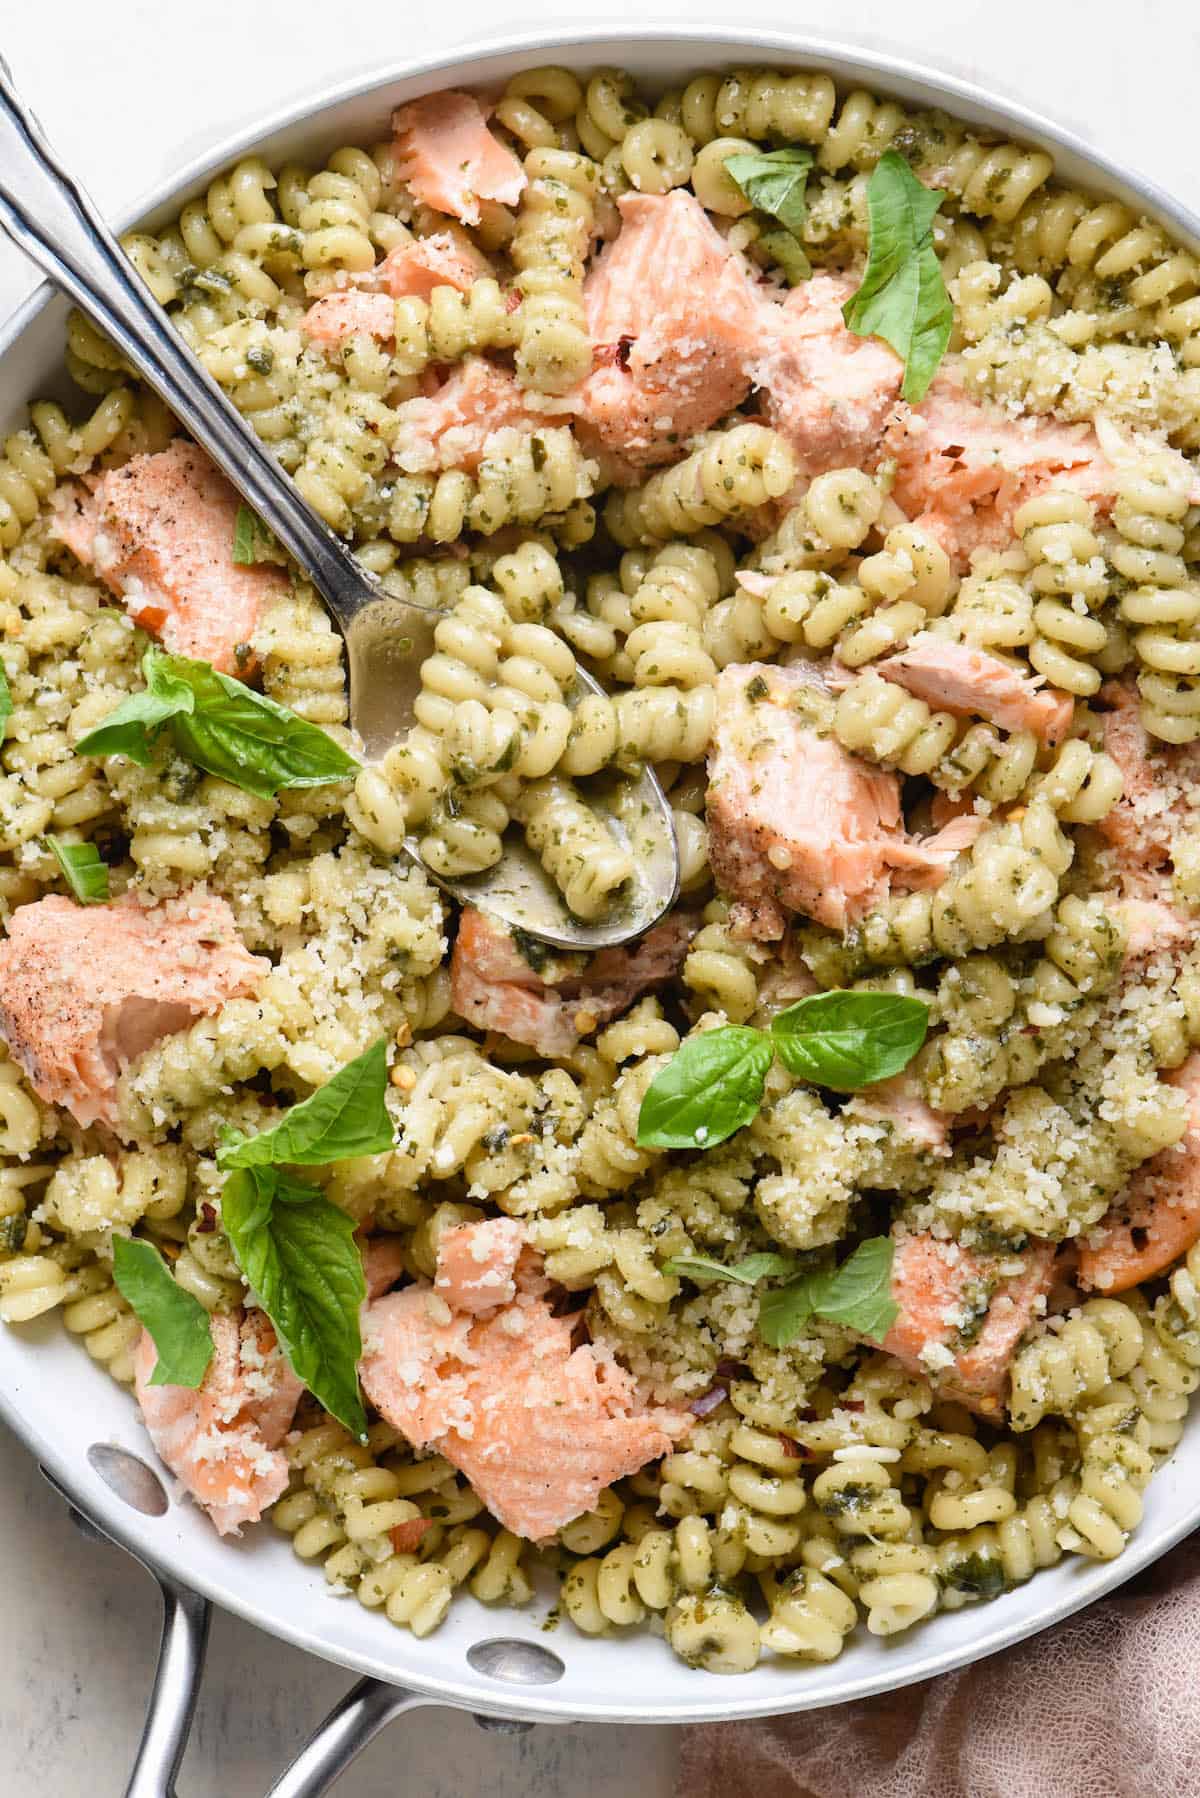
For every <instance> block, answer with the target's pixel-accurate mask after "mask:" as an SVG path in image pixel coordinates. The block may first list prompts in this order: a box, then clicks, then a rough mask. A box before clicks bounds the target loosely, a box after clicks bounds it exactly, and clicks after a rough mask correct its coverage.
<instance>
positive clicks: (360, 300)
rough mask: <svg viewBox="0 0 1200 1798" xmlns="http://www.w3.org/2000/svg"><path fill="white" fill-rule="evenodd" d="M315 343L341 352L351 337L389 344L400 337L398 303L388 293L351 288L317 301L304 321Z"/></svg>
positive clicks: (310, 337) (308, 335)
mask: <svg viewBox="0 0 1200 1798" xmlns="http://www.w3.org/2000/svg"><path fill="white" fill-rule="evenodd" d="M300 329H301V330H302V331H303V333H304V335H305V336H306V337H307V338H308V339H309V341H310V342H312V343H319V344H320V345H321V346H322V347H323V348H325V349H337V348H338V347H339V346H340V345H341V344H343V343H347V342H348V341H349V340H350V338H351V337H373V338H375V339H376V340H377V341H378V342H379V343H388V342H390V340H391V339H392V338H393V337H394V336H395V334H396V303H395V301H394V300H393V299H392V298H391V297H390V296H389V295H388V294H386V293H363V292H362V291H360V290H359V289H358V288H355V287H347V288H344V289H342V291H341V292H339V293H327V294H326V295H325V297H324V299H321V300H315V301H314V302H313V304H312V305H311V306H310V307H309V309H308V311H307V312H306V313H305V314H304V317H303V318H302V319H301V320H300Z"/></svg>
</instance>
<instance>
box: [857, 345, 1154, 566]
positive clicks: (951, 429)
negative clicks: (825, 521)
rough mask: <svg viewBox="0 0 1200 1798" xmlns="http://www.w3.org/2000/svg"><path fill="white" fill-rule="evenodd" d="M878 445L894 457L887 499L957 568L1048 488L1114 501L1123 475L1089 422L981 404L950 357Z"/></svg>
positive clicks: (998, 537)
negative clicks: (1021, 414) (1014, 414)
mask: <svg viewBox="0 0 1200 1798" xmlns="http://www.w3.org/2000/svg"><path fill="white" fill-rule="evenodd" d="M881 451H882V454H883V455H884V456H887V457H891V458H894V460H895V464H896V478H895V484H894V486H893V488H892V498H893V499H894V500H896V502H897V503H898V504H899V505H900V506H901V507H903V509H904V511H905V512H906V513H907V514H908V516H909V517H910V518H913V519H916V520H917V522H918V523H919V524H920V525H921V526H922V527H924V528H927V529H929V530H931V531H932V532H933V533H934V535H935V536H936V537H937V538H938V541H939V542H940V543H941V545H942V547H943V549H944V550H945V551H946V553H947V554H948V555H950V556H952V557H953V558H954V559H955V561H956V562H957V563H958V564H959V565H960V566H964V565H965V564H966V562H967V560H968V558H969V557H970V555H971V553H972V552H973V551H974V550H977V549H983V548H988V549H1002V548H1006V547H1007V546H1008V544H1009V542H1010V541H1011V539H1012V536H1013V530H1012V519H1013V514H1014V513H1015V512H1016V510H1017V508H1018V507H1019V506H1021V505H1023V504H1024V502H1025V501H1026V500H1027V499H1032V498H1033V497H1034V495H1035V494H1038V493H1041V492H1044V491H1045V490H1046V488H1048V487H1051V486H1054V487H1066V488H1070V489H1071V490H1072V491H1074V492H1077V493H1082V494H1083V495H1084V496H1085V497H1086V498H1088V499H1094V500H1096V501H1098V502H1100V503H1101V504H1104V503H1107V504H1110V505H1111V502H1112V498H1113V496H1114V494H1115V491H1116V487H1117V483H1118V481H1119V479H1120V475H1119V471H1118V470H1117V469H1116V468H1115V467H1114V465H1113V463H1112V462H1111V461H1110V460H1109V459H1108V457H1107V456H1106V455H1105V454H1104V451H1103V449H1102V448H1101V445H1100V440H1099V438H1098V437H1097V436H1096V433H1095V432H1094V431H1093V430H1092V428H1091V426H1090V425H1087V424H1061V423H1060V422H1059V421H1058V420H1056V419H1054V418H1053V417H1048V416H1044V415H1042V416H1038V417H1029V418H1019V419H1013V418H1010V417H1009V416H1008V414H1007V413H1005V412H1003V411H1001V410H1000V408H999V407H995V406H986V405H982V404H981V403H980V402H979V401H978V400H974V399H972V398H970V396H969V395H968V394H967V393H966V392H965V390H964V388H963V385H962V377H961V372H960V370H959V368H958V366H957V364H956V362H955V359H954V358H952V357H950V358H947V360H946V361H945V362H943V364H942V367H941V369H940V370H939V371H938V374H937V376H936V377H935V379H934V382H933V385H932V386H931V387H930V389H929V392H928V393H927V394H926V396H925V398H924V399H923V400H922V401H921V404H920V405H919V406H916V407H908V406H904V405H901V406H899V407H897V408H896V410H895V412H894V413H893V416H892V419H891V421H890V422H889V424H888V427H887V429H886V430H885V432H884V434H883V438H882V442H881Z"/></svg>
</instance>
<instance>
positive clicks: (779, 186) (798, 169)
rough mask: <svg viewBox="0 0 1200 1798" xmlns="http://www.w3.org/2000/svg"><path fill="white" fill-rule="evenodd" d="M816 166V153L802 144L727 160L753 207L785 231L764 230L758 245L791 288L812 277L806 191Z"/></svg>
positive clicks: (734, 178)
mask: <svg viewBox="0 0 1200 1798" xmlns="http://www.w3.org/2000/svg"><path fill="white" fill-rule="evenodd" d="M812 165H813V154H812V151H811V150H806V149H803V148H802V147H800V146H799V145H791V146H789V147H788V148H787V149H783V150H754V151H745V152H739V153H738V154H737V155H734V156H727V157H726V158H725V170H726V173H727V174H728V175H729V178H730V179H731V180H732V181H733V182H734V183H735V185H736V186H737V187H739V188H740V189H741V191H742V193H744V194H745V196H746V198H747V199H748V200H749V202H750V204H751V205H752V206H754V207H756V208H757V209H758V211H759V212H765V213H766V214H767V215H768V216H769V217H770V218H773V219H778V221H779V224H780V227H781V229H780V230H778V231H764V232H763V233H762V234H761V235H760V237H759V239H758V242H759V246H760V248H761V249H763V250H765V251H766V253H767V255H768V256H770V257H771V258H772V259H773V260H774V261H775V262H777V263H778V264H779V266H780V268H782V270H783V272H784V274H785V275H786V276H787V281H788V286H789V287H795V285H796V283H797V282H798V281H803V280H805V279H806V278H807V277H808V276H809V275H811V274H812V264H811V263H810V262H809V260H808V256H807V254H806V253H805V249H804V242H803V236H804V219H805V210H806V208H805V192H804V190H805V186H806V184H807V181H808V171H809V170H810V169H811V168H812Z"/></svg>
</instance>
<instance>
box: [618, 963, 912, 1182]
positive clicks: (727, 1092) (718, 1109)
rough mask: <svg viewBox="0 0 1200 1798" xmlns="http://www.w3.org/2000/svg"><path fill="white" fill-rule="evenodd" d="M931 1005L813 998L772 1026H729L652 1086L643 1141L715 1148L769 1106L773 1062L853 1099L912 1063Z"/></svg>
mask: <svg viewBox="0 0 1200 1798" xmlns="http://www.w3.org/2000/svg"><path fill="white" fill-rule="evenodd" d="M928 1024H929V1007H928V1005H926V1003H925V1001H924V1000H923V999H913V998H909V997H907V996H905V995H902V994H896V993H869V992H867V993H864V992H841V991H835V992H830V993H814V994H813V995H812V997H811V998H808V999H801V1000H800V1001H799V1002H798V1003H797V1004H795V1005H789V1006H788V1008H787V1010H786V1011H781V1012H780V1013H779V1014H778V1016H777V1017H775V1018H773V1019H772V1022H771V1028H770V1030H769V1031H767V1030H756V1029H754V1028H752V1027H751V1026H750V1025H747V1024H724V1025H722V1026H720V1027H719V1028H718V1029H716V1030H705V1031H702V1032H701V1034H700V1035H699V1036H690V1037H688V1039H687V1041H686V1042H684V1043H683V1044H681V1046H680V1047H679V1049H678V1050H677V1051H676V1053H675V1054H674V1055H673V1056H672V1057H671V1060H670V1061H669V1062H668V1063H667V1065H666V1067H665V1068H663V1069H662V1071H661V1073H659V1074H656V1075H655V1077H654V1079H653V1080H652V1081H651V1082H650V1085H649V1087H648V1088H647V1089H646V1095H645V1097H644V1098H643V1100H642V1105H641V1110H640V1112H639V1113H638V1136H637V1139H638V1142H639V1143H640V1144H641V1146H642V1147H643V1148H646V1149H711V1148H714V1147H715V1146H716V1144H717V1143H720V1142H724V1141H725V1139H726V1137H728V1136H732V1135H733V1133H734V1131H735V1130H740V1129H741V1128H742V1126H743V1124H748V1123H749V1122H750V1120H751V1118H753V1117H754V1115H755V1114H756V1112H757V1111H758V1108H759V1106H760V1105H761V1104H762V1096H763V1090H764V1088H765V1086H766V1079H767V1073H768V1071H769V1069H770V1066H771V1062H772V1060H773V1059H774V1057H775V1056H776V1055H778V1056H779V1059H780V1060H781V1061H782V1062H783V1064H784V1066H785V1067H787V1068H788V1069H789V1070H790V1071H791V1072H792V1073H794V1074H797V1075H799V1076H800V1078H801V1079H804V1080H811V1081H813V1082H814V1084H815V1085H817V1086H829V1087H832V1088H833V1089H834V1090H835V1091H837V1092H854V1091H856V1090H857V1089H858V1088H859V1087H862V1086H872V1085H874V1083H875V1082H876V1081H877V1080H887V1079H889V1078H890V1076H891V1075H893V1074H898V1073H899V1072H900V1071H901V1069H902V1068H905V1067H907V1066H908V1063H909V1062H910V1061H911V1060H912V1058H913V1056H914V1055H915V1054H916V1052H917V1050H918V1049H919V1048H920V1047H921V1044H922V1043H923V1042H924V1040H925V1032H926V1029H927V1028H928Z"/></svg>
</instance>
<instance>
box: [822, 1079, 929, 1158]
mask: <svg viewBox="0 0 1200 1798" xmlns="http://www.w3.org/2000/svg"><path fill="white" fill-rule="evenodd" d="M843 1116H844V1117H845V1118H846V1120H847V1121H850V1120H853V1121H854V1122H856V1123H871V1124H883V1125H885V1126H886V1127H887V1128H888V1129H889V1130H892V1131H895V1133H896V1134H897V1136H899V1137H901V1138H903V1139H904V1141H905V1142H909V1143H912V1144H913V1145H914V1146H915V1147H916V1148H919V1149H922V1150H924V1151H925V1152H926V1153H927V1154H930V1155H948V1154H949V1153H950V1127H951V1125H952V1124H953V1123H954V1122H955V1121H956V1120H955V1119H954V1118H952V1117H951V1115H950V1113H949V1112H946V1111H935V1110H934V1108H933V1106H932V1105H930V1104H929V1103H928V1101H927V1100H926V1099H925V1098H923V1097H922V1094H921V1086H920V1082H919V1081H918V1080H917V1077H916V1075H915V1074H913V1073H910V1072H909V1071H908V1070H907V1069H906V1070H905V1071H904V1072H903V1073H901V1074H893V1075H892V1077H891V1079H890V1080H876V1081H875V1082H874V1084H873V1085H871V1086H864V1087H863V1088H862V1089H861V1090H860V1091H859V1092H857V1093H855V1095H854V1097H853V1098H852V1099H851V1100H850V1101H849V1102H848V1103H847V1105H846V1106H845V1108H844V1110H843Z"/></svg>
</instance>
